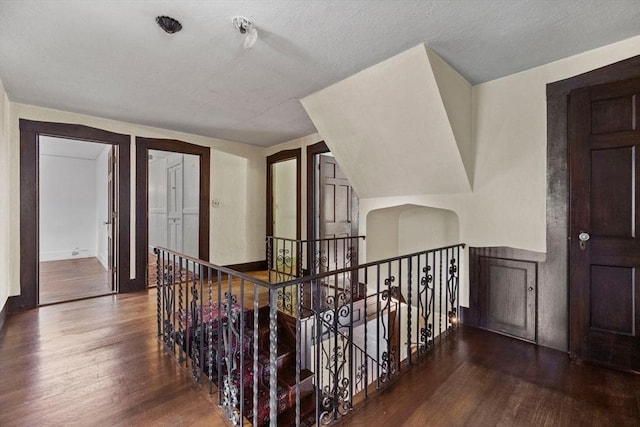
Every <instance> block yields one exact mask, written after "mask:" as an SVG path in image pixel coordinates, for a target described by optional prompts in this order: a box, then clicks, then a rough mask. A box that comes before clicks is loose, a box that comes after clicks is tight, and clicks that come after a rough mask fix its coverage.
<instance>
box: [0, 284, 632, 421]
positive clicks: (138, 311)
mask: <svg viewBox="0 0 640 427" xmlns="http://www.w3.org/2000/svg"><path fill="white" fill-rule="evenodd" d="M155 304H156V293H155V290H150V291H149V293H148V294H147V293H138V294H123V295H112V296H107V297H100V298H94V299H89V300H83V301H76V302H70V303H65V304H57V305H51V306H47V307H41V308H39V309H36V310H32V311H28V312H23V313H19V314H15V315H10V316H9V317H7V319H6V323H5V325H4V327H3V329H2V331H0V425H1V426H42V425H52V426H59V425H65V426H66V425H79V426H87V425H110V426H112V425H167V426H179V425H183V426H187V425H189V426H191V425H208V426H216V425H220V426H222V425H225V423H224V421H223V419H222V416H221V412H220V410H219V409H217V408H215V405H214V404H213V403H211V401H210V400H209V399H208V397H207V394H206V392H205V391H202V390H199V389H198V388H197V387H196V386H194V385H193V383H192V381H191V380H190V377H189V374H188V373H187V372H186V371H184V370H182V369H180V368H178V367H177V366H176V364H175V362H174V361H173V359H171V358H170V357H169V356H168V355H166V354H165V353H164V351H163V349H162V345H161V344H160V343H159V342H158V340H157V338H156V317H155V316H156V314H155ZM342 425H349V426H351V425H353V426H360V425H362V426H365V425H366V426H367V427H373V426H400V425H405V426H462V425H464V426H467V425H471V426H474V425H475V426H493V425H504V426H529V425H531V426H534V425H535V426H545V425H546V426H563V425H566V426H569V425H571V426H580V425H589V426H592V425H595V426H598V425H611V426H614V425H615V426H638V425H640V377H639V376H638V375H632V374H625V373H621V372H616V371H611V370H607V369H603V368H600V367H596V366H592V365H586V364H585V365H581V364H575V363H571V362H570V361H569V359H568V358H567V356H566V355H565V354H564V353H561V352H557V351H554V350H549V349H545V348H539V347H535V346H533V345H532V344H528V343H525V342H521V341H517V340H513V339H510V338H507V337H504V336H500V335H496V334H492V333H489V332H486V331H482V330H477V329H472V328H468V327H467V328H462V329H460V331H459V332H458V336H457V339H455V340H449V341H447V342H445V343H444V344H443V346H442V347H441V348H440V349H438V350H436V351H435V352H434V353H432V354H431V355H429V356H428V357H427V358H426V359H425V360H423V361H422V362H420V363H419V364H417V365H416V366H414V367H413V368H411V372H410V373H408V374H406V375H403V376H401V378H400V379H399V380H398V381H397V382H396V383H394V384H392V386H391V387H390V388H389V389H387V390H385V391H383V392H381V393H379V394H377V395H375V396H372V397H370V398H369V399H368V400H367V401H366V402H364V403H363V404H362V406H361V407H360V408H358V409H356V411H355V412H354V413H352V414H351V415H350V416H349V417H348V418H346V419H344V420H343V422H342Z"/></svg>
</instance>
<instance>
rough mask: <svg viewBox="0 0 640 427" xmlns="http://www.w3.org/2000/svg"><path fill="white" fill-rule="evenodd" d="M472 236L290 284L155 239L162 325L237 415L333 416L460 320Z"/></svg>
mask: <svg viewBox="0 0 640 427" xmlns="http://www.w3.org/2000/svg"><path fill="white" fill-rule="evenodd" d="M463 247H464V245H455V246H449V247H445V248H440V249H433V250H427V251H422V252H417V253H414V254H410V255H404V256H400V257H395V258H391V259H386V260H382V261H376V262H371V263H367V264H362V265H351V266H348V267H345V268H341V269H336V270H332V271H326V272H318V273H317V274H313V275H307V276H303V277H298V278H294V279H293V280H288V281H285V282H281V283H269V282H268V281H266V280H261V279H259V278H256V277H253V276H251V275H248V274H243V273H239V272H236V271H234V270H231V269H228V268H224V267H218V266H215V265H213V264H210V263H207V262H204V261H200V260H197V259H194V258H190V257H187V256H184V255H181V254H178V253H176V252H173V251H170V250H167V249H163V248H157V249H156V250H155V253H156V256H157V305H158V318H157V322H158V335H159V337H160V339H161V340H162V342H163V343H164V344H165V347H166V349H167V350H168V351H169V352H170V353H171V354H172V355H174V356H175V358H176V360H177V361H178V362H179V363H180V364H181V365H183V366H187V367H189V369H190V370H191V372H192V375H193V378H194V379H195V381H196V382H197V383H199V384H202V385H203V386H204V387H206V388H207V390H208V391H209V393H210V394H211V395H213V396H215V397H216V402H217V404H218V405H220V406H221V407H222V408H223V410H224V412H225V414H226V416H227V417H228V419H229V420H230V421H231V422H232V423H233V424H234V425H240V424H241V423H243V422H249V423H251V424H252V425H267V424H269V425H272V426H275V425H310V424H312V423H315V424H318V425H319V424H331V423H333V422H334V421H337V420H338V419H340V418H342V417H343V416H345V415H346V414H348V413H349V412H350V411H351V409H352V408H353V407H354V405H355V404H356V403H357V402H358V401H360V400H363V399H366V398H367V397H368V396H369V394H370V393H371V392H372V391H375V390H379V389H381V388H384V387H386V385H388V384H389V383H390V382H391V381H392V380H393V379H394V378H395V377H396V376H397V375H398V374H400V373H401V371H403V370H405V369H406V368H407V367H408V366H409V365H411V364H413V363H415V362H416V361H417V360H418V359H419V358H421V357H423V356H424V355H425V354H426V353H427V352H428V351H429V350H431V349H432V348H434V346H435V345H437V344H438V343H439V342H440V341H442V340H443V339H445V338H446V337H448V336H449V335H450V334H451V333H452V332H453V331H455V329H456V327H457V324H458V313H459V277H460V274H459V272H460V256H461V249H462V248H463ZM344 274H348V275H349V277H350V280H356V281H357V283H358V286H357V288H358V289H359V290H362V291H366V292H364V295H363V294H361V293H358V295H354V291H353V289H354V288H356V287H355V286H352V287H350V288H345V287H341V286H332V283H333V284H335V283H337V282H338V281H337V278H338V277H340V275H344ZM285 288H286V289H292V290H293V298H292V304H293V309H292V310H286V309H285V310H279V309H278V307H279V306H278V295H279V293H281V291H282V289H285ZM303 290H305V291H307V292H308V297H307V298H303V297H302V293H303Z"/></svg>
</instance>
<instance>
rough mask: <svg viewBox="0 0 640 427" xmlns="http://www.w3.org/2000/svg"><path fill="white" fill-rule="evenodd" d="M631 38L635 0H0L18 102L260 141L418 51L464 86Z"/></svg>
mask: <svg viewBox="0 0 640 427" xmlns="http://www.w3.org/2000/svg"><path fill="white" fill-rule="evenodd" d="M158 15H170V16H173V17H174V18H176V19H178V20H179V21H180V22H181V23H182V25H183V30H182V31H181V32H179V33H176V34H174V35H169V34H166V33H164V32H163V31H162V30H160V28H159V27H158V26H157V25H156V24H155V22H154V19H155V17H156V16H158ZM237 15H243V16H246V17H248V18H250V19H251V20H253V21H254V23H255V25H256V26H257V28H258V33H259V39H258V42H257V43H256V45H255V46H254V47H253V48H252V49H251V50H244V49H243V48H242V41H243V36H242V35H241V34H240V33H239V32H237V31H236V30H235V29H234V28H233V26H232V24H231V19H232V18H233V17H234V16H237ZM638 34H640V1H639V0H581V1H576V0H456V1H453V0H452V1H442V0H422V1H420V0H393V1H391V0H380V1H378V0H296V1H286V0H270V1H266V0H265V1H241V0H238V1H217V0H209V1H202V0H173V1H168V0H167V1H142V0H135V1H126V2H125V1H116V0H109V1H106V0H103V1H97V0H94V1H88V0H58V1H49V0H20V1H18V0H0V78H2V81H3V83H4V86H5V88H6V90H7V93H8V95H9V98H10V99H11V100H12V101H15V102H21V103H27V104H34V105H38V106H44V107H51V108H56V109H60V110H67V111H72V112H77V113H83V114H90V115H95V116H100V117H105V118H111V119H116V120H122V121H127V122H133V123H139V124H144V125H150V126H157V127H161V128H166V129H172V130H177V131H184V132H189V133H194V134H199V135H205V136H210V137H216V138H222V139H228V140H232V141H238V142H246V143H250V144H255V145H261V146H270V145H274V144H276V143H279V142H283V141H287V140H290V139H293V138H296V137H299V136H304V135H308V134H311V133H314V132H315V131H316V130H315V128H314V126H313V124H312V122H311V120H309V118H308V116H307V115H306V113H305V112H304V110H303V108H302V106H301V105H300V102H299V99H301V98H303V97H305V96H307V95H309V94H311V93H314V92H316V91H318V90H320V89H323V88H325V87H327V86H328V85H330V84H332V83H336V82H338V81H340V80H342V79H344V78H346V77H348V76H350V75H352V74H354V73H356V72H358V71H360V70H362V69H364V68H367V67H369V66H371V65H373V64H376V63H378V62H381V61H383V60H385V59H387V58H389V57H391V56H393V55H395V54H398V53H400V52H402V51H404V50H406V49H408V48H410V47H413V46H416V45H417V44H419V43H422V42H425V43H427V45H429V46H430V47H431V48H432V49H433V50H434V51H435V52H437V53H438V54H439V55H440V56H441V57H442V58H443V59H444V60H445V61H447V62H449V63H450V64H451V65H452V66H453V67H454V68H455V69H456V70H458V71H459V72H460V73H461V74H462V75H463V76H464V77H465V78H467V79H468V80H469V81H470V82H471V83H473V84H475V83H479V82H484V81H488V80H491V79H495V78H497V77H501V76H505V75H508V74H512V73H514V72H518V71H521V70H525V69H528V68H531V67H534V66H537V65H542V64H544V63H548V62H551V61H554V60H557V59H560V58H563V57H566V56H570V55H573V54H576V53H579V52H583V51H585V50H589V49H592V48H596V47H599V46H603V45H606V44H610V43H613V42H616V41H619V40H623V39H626V38H629V37H632V36H635V35H638Z"/></svg>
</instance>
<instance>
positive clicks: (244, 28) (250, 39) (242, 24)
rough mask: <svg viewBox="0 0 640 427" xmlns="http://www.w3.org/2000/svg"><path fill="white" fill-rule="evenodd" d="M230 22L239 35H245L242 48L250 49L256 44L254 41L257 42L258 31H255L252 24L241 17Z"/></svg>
mask: <svg viewBox="0 0 640 427" xmlns="http://www.w3.org/2000/svg"><path fill="white" fill-rule="evenodd" d="M231 22H232V23H233V26H234V27H236V29H237V30H238V31H240V34H244V35H245V37H244V43H243V46H244V48H245V49H251V48H252V47H253V45H255V44H256V41H258V30H257V29H256V26H255V25H253V22H251V21H249V20H248V19H247V18H244V17H242V16H236V17H235V18H233V21H231Z"/></svg>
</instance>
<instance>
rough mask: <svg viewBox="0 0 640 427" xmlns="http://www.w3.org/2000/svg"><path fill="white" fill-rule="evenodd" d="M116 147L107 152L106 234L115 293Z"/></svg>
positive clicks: (110, 279)
mask: <svg viewBox="0 0 640 427" xmlns="http://www.w3.org/2000/svg"><path fill="white" fill-rule="evenodd" d="M117 150H118V147H117V146H112V147H111V150H109V171H108V193H109V195H108V198H109V199H108V202H107V204H108V207H107V209H108V223H107V227H108V229H109V230H108V232H107V246H108V248H107V250H108V263H109V286H110V287H111V291H113V292H115V291H116V289H117V277H118V275H117V271H118V267H117V262H116V260H117V259H118V257H117V256H116V255H117V254H116V248H117V247H118V245H117V243H116V238H117V237H116V236H117V235H118V232H117V226H118V197H117V195H118V193H117V192H118V182H117V181H118V178H117V176H118V174H117V169H118V164H117Z"/></svg>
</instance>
